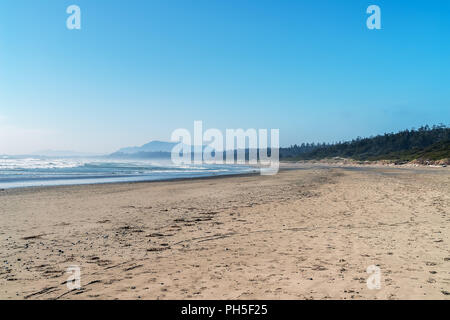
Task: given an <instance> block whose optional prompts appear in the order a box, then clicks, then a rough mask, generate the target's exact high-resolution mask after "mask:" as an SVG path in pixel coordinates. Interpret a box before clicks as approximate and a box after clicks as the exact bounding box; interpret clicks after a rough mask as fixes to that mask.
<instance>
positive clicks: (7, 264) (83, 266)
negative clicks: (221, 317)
mask: <svg viewBox="0 0 450 320" xmlns="http://www.w3.org/2000/svg"><path fill="white" fill-rule="evenodd" d="M289 167H290V168H291V169H295V170H283V171H281V172H280V173H279V174H278V175H276V176H259V175H253V176H239V177H221V178H217V179H195V180H183V181H171V182H152V183H124V184H108V185H86V186H70V187H68V186H65V187H46V188H28V189H10V190H3V191H0V240H1V242H0V298H3V299H116V298H117V299H450V245H449V241H450V210H449V207H450V206H449V205H450V170H449V169H448V168H419V169H414V168H401V169H399V168H388V167H385V168H383V167H371V168H370V167H365V168H362V169H361V168H356V169H355V168H348V167H340V168H330V167H326V166H307V165H303V166H300V168H301V170H299V169H298V168H295V167H296V166H295V165H290V166H289ZM71 265H76V266H79V267H80V270H81V289H74V290H69V289H68V288H67V285H66V281H67V279H68V277H69V274H68V273H66V269H67V267H69V266H71ZM371 265H375V266H378V267H379V268H380V271H381V282H380V285H381V287H380V289H372V290H370V289H368V288H367V284H366V280H367V278H368V277H369V276H370V275H369V274H368V273H367V272H366V269H367V267H368V266H371Z"/></svg>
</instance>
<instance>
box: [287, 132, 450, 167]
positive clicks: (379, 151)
mask: <svg viewBox="0 0 450 320" xmlns="http://www.w3.org/2000/svg"><path fill="white" fill-rule="evenodd" d="M335 157H339V158H349V159H354V160H361V161H365V160H369V161H374V160H394V161H405V162H407V161H412V160H430V161H434V160H441V159H449V158H450V127H448V126H446V125H444V124H440V125H433V126H428V125H426V126H422V127H420V128H418V129H414V128H413V129H411V130H403V131H400V132H397V133H385V134H383V135H377V136H373V137H368V138H361V137H358V138H356V139H354V140H352V141H341V142H337V143H331V144H330V143H318V144H316V143H302V144H301V145H293V146H290V147H288V148H281V149H280V159H282V160H319V159H325V158H335Z"/></svg>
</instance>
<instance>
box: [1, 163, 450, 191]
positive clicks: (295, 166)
mask: <svg viewBox="0 0 450 320" xmlns="http://www.w3.org/2000/svg"><path fill="white" fill-rule="evenodd" d="M339 168H342V169H347V170H352V169H356V170H358V169H361V170H364V169H367V170H371V169H383V168H386V169H400V170H402V169H403V170H419V169H425V170H427V169H430V170H432V169H444V170H445V169H446V168H447V167H443V166H433V165H418V164H415V165H408V164H407V165H393V164H391V165H387V164H380V163H370V164H368V163H365V164H358V163H336V162H297V161H292V162H290V161H281V162H280V168H279V172H283V171H289V170H310V169H339ZM257 169H258V168H255V171H253V172H245V173H230V174H220V175H210V176H197V177H179V178H163V179H158V180H138V181H122V182H117V181H115V182H96V183H78V184H63V185H48V186H45V185H43V186H25V187H11V188H0V196H1V195H2V194H10V193H12V192H13V191H15V192H22V191H23V192H30V191H39V190H43V189H53V188H55V189H57V188H76V187H92V186H103V185H111V186H114V185H133V184H150V183H151V184H153V183H163V182H169V183H170V182H177V181H195V180H209V179H222V178H232V177H241V176H242V177H245V176H255V175H256V176H258V175H260V173H259V172H257V171H256V170H257Z"/></svg>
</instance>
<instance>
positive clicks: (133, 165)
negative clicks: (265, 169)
mask: <svg viewBox="0 0 450 320" xmlns="http://www.w3.org/2000/svg"><path fill="white" fill-rule="evenodd" d="M255 171H256V169H255V168H251V167H248V166H239V165H204V164H202V165H183V166H179V165H174V164H173V163H172V162H171V161H170V160H159V159H158V160H123V159H120V160H111V159H105V158H97V159H96V158H85V159H82V158H43V157H9V156H0V189H8V188H20V187H36V186H57V185H76V184H96V183H113V182H135V181H156V180H172V179H179V178H195V177H208V176H218V175H229V174H240V173H250V172H255Z"/></svg>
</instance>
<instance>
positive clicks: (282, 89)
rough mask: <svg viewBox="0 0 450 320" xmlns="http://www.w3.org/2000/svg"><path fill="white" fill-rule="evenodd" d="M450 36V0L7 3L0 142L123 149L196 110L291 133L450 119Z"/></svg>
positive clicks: (374, 129)
mask: <svg viewBox="0 0 450 320" xmlns="http://www.w3.org/2000/svg"><path fill="white" fill-rule="evenodd" d="M72 4H76V5H78V6H79V7H80V8H81V30H68V29H67V28H66V19H67V17H68V14H67V13H66V8H67V7H68V6H69V5H72ZM371 4H376V5H378V6H380V8H381V15H382V16H381V19H382V30H368V29H367V27H366V19H367V17H368V15H367V14H366V8H367V7H368V6H369V5H371ZM449 40H450V1H447V0H442V1H436V0H434V1H433V0H431V1H413V0H411V1H400V0H390V1H379V0H373V1H360V0H346V1H338V0H335V1H331V0H330V1H324V0H315V1H313V0H308V1H300V0H295V1H287V0H278V1H275V0H272V1H267V0H220V1H219V0H190V1H188V0H178V1H175V0H145V1H144V0H142V1H138V0H130V1H115V0H109V1H106V0H96V1H93V0H71V1H65V0H39V1H36V0H28V1H24V0H14V1H13V0H7V1H1V3H0V154H4V153H9V154H14V153H16V154H17V153H27V152H33V151H36V150H42V149H63V150H78V151H87V152H111V151H115V150H116V149H118V148H120V147H123V146H129V145H140V144H143V143H146V142H148V141H150V140H154V139H158V140H169V139H170V134H171V133H172V131H173V130H174V129H176V128H187V129H190V130H192V127H193V121H194V120H203V123H204V127H205V128H219V129H221V130H224V129H225V128H244V129H246V128H256V129H258V128H268V129H270V128H278V129H280V143H281V145H289V144H293V143H301V142H308V141H309V142H311V141H327V142H332V141H337V140H343V139H351V138H354V137H356V136H369V135H374V134H378V133H383V132H386V131H396V130H400V129H404V128H411V127H418V126H420V125H421V124H438V123H445V124H448V123H449V120H450V90H449V84H450V41H449Z"/></svg>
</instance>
